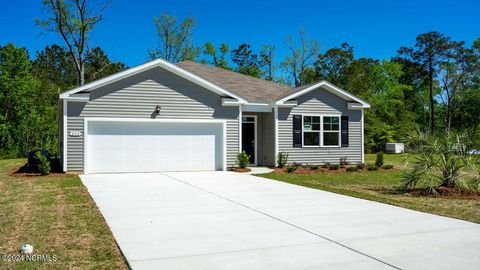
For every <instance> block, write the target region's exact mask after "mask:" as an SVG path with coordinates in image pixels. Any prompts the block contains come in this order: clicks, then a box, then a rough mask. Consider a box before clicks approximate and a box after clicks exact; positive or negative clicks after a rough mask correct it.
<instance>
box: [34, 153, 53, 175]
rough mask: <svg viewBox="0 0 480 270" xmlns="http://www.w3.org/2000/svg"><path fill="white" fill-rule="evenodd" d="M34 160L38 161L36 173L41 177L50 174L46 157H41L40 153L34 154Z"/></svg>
mask: <svg viewBox="0 0 480 270" xmlns="http://www.w3.org/2000/svg"><path fill="white" fill-rule="evenodd" d="M35 159H36V160H37V161H38V171H39V172H40V173H41V174H42V175H48V174H50V160H48V158H47V157H46V156H44V155H42V153H41V152H40V151H38V152H36V153H35Z"/></svg>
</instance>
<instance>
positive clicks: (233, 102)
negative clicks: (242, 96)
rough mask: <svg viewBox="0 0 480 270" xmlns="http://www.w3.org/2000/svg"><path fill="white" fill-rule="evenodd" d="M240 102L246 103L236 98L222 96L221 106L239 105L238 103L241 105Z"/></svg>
mask: <svg viewBox="0 0 480 270" xmlns="http://www.w3.org/2000/svg"><path fill="white" fill-rule="evenodd" d="M242 104H246V103H245V102H241V101H239V100H236V99H232V98H222V106H235V107H236V106H239V105H242Z"/></svg>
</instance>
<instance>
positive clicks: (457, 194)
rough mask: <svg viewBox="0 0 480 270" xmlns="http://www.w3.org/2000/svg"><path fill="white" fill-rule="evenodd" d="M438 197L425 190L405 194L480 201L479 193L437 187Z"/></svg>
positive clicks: (414, 190) (413, 190) (418, 189)
mask: <svg viewBox="0 0 480 270" xmlns="http://www.w3.org/2000/svg"><path fill="white" fill-rule="evenodd" d="M436 191H437V192H438V195H432V194H429V193H428V191H427V190H426V189H420V188H416V189H411V190H409V191H408V192H407V193H408V194H411V195H413V196H425V197H445V198H450V199H480V192H477V191H473V190H468V189H459V188H449V187H438V188H436Z"/></svg>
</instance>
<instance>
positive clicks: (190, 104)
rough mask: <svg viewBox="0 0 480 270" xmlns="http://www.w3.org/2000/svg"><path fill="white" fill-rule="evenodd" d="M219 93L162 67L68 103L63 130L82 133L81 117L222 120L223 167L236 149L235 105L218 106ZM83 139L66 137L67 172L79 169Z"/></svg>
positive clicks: (233, 158) (230, 161)
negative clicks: (156, 112) (155, 113)
mask: <svg viewBox="0 0 480 270" xmlns="http://www.w3.org/2000/svg"><path fill="white" fill-rule="evenodd" d="M221 98H222V97H221V96H219V95H217V94H215V93H213V92H211V91H209V90H207V89H204V88H202V87H200V86H198V85H197V84H194V83H192V82H190V81H188V80H185V79H183V78H181V77H179V76H177V75H175V74H173V73H171V72H169V71H166V70H164V69H162V68H154V69H151V70H149V71H145V72H143V73H140V74H137V75H134V76H131V77H129V78H126V79H124V80H121V81H118V82H115V83H112V84H109V85H106V86H103V87H101V88H99V89H96V90H93V91H92V93H91V94H90V102H88V103H81V102H69V103H68V117H67V130H68V131H72V130H75V131H81V132H82V134H83V135H84V134H85V132H86V131H85V130H84V126H83V125H84V118H85V117H108V118H116V117H118V118H143V119H150V118H152V116H153V115H152V113H153V110H154V108H155V106H156V105H160V106H161V110H160V114H159V115H158V116H156V118H157V119H222V120H226V142H227V146H226V154H227V167H231V166H233V165H234V164H235V156H236V154H237V153H238V149H239V145H238V143H239V137H238V135H239V134H238V130H239V126H238V115H239V109H238V107H224V106H221ZM83 142H84V139H83V136H80V137H68V145H67V151H68V153H67V157H68V161H67V166H68V168H67V169H68V171H77V172H81V171H83V153H84V145H83ZM199 154H201V153H199Z"/></svg>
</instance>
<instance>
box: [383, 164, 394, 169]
mask: <svg viewBox="0 0 480 270" xmlns="http://www.w3.org/2000/svg"><path fill="white" fill-rule="evenodd" d="M382 168H384V169H385V170H390V169H392V168H393V165H392V164H385V165H383V167H382Z"/></svg>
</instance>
